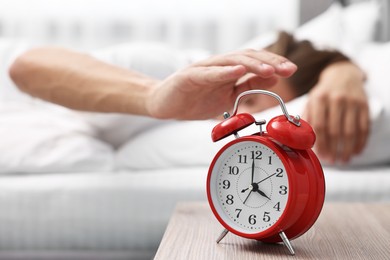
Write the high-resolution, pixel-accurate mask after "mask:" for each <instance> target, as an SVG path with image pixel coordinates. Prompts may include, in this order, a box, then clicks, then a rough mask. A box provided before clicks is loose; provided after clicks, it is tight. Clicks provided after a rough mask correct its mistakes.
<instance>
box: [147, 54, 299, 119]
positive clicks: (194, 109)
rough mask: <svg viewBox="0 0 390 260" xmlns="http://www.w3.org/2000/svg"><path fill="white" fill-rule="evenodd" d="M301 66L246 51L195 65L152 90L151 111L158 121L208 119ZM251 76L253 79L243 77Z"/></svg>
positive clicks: (289, 74)
mask: <svg viewBox="0 0 390 260" xmlns="http://www.w3.org/2000/svg"><path fill="white" fill-rule="evenodd" d="M296 69H297V67H296V65H295V64H293V63H291V62H290V61H288V60H287V59H286V58H284V57H281V56H279V55H276V54H273V53H270V52H267V51H264V50H261V51H255V50H244V51H238V52H234V53H230V54H226V55H220V56H214V57H211V58H209V59H206V60H204V61H201V62H198V63H195V64H193V65H191V66H189V67H187V68H185V69H183V70H181V71H178V72H177V73H175V74H173V75H172V76H170V77H169V78H167V79H166V80H164V81H162V82H160V83H158V85H157V86H156V87H155V88H152V89H151V90H150V95H149V97H148V99H147V101H146V106H147V111H149V114H150V116H152V117H156V118H162V119H164V118H175V119H208V118H213V117H215V116H218V115H220V114H222V113H223V112H224V111H227V110H228V109H231V108H232V107H233V105H234V101H235V99H236V97H237V96H238V95H239V94H240V93H241V92H243V91H246V90H249V89H258V88H265V87H269V86H272V85H274V84H275V83H276V81H277V77H289V76H291V75H292V74H293V73H294V72H295V71H296ZM248 73H250V74H252V76H251V77H245V80H242V79H244V78H243V76H245V75H247V74H248ZM240 79H241V80H240Z"/></svg>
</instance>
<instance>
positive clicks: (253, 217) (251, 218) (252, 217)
mask: <svg viewBox="0 0 390 260" xmlns="http://www.w3.org/2000/svg"><path fill="white" fill-rule="evenodd" d="M248 222H249V224H251V225H254V224H256V215H253V214H252V215H250V216H249V219H248Z"/></svg>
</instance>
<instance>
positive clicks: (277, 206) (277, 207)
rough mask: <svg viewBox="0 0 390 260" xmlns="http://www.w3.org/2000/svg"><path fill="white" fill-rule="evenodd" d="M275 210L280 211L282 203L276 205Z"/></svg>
mask: <svg viewBox="0 0 390 260" xmlns="http://www.w3.org/2000/svg"><path fill="white" fill-rule="evenodd" d="M274 209H276V211H280V202H278V203H276V204H275V206H274Z"/></svg>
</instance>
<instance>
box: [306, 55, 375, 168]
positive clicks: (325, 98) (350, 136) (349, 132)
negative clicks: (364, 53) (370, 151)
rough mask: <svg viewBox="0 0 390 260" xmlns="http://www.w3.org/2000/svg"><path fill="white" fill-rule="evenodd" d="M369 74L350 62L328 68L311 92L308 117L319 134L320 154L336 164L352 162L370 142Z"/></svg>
mask: <svg viewBox="0 0 390 260" xmlns="http://www.w3.org/2000/svg"><path fill="white" fill-rule="evenodd" d="M364 82H365V74H364V72H363V71H362V70H361V69H360V68H359V67H358V66H356V65H355V64H353V63H352V62H350V61H342V62H336V63H333V64H331V65H329V66H328V67H326V68H325V69H324V70H323V71H322V72H321V75H320V78H319V82H318V83H317V85H316V86H315V87H314V88H313V89H312V90H311V91H310V92H309V101H308V104H307V107H306V110H305V115H304V117H305V118H306V119H307V120H308V121H309V123H311V125H312V126H313V128H314V130H315V132H316V134H317V141H316V150H317V152H318V153H319V155H320V156H321V157H322V158H324V159H327V160H328V161H330V162H332V163H334V162H336V161H343V162H348V161H349V159H350V158H351V156H352V155H353V154H358V153H360V152H361V151H362V150H363V148H364V147H365V144H366V142H367V138H368V134H369V128H370V120H369V108H368V99H367V95H366V93H365V90H364Z"/></svg>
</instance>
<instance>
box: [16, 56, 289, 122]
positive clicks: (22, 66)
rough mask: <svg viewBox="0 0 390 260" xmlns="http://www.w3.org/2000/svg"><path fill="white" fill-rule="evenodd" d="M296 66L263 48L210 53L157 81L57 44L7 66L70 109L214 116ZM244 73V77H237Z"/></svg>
mask: <svg viewBox="0 0 390 260" xmlns="http://www.w3.org/2000/svg"><path fill="white" fill-rule="evenodd" d="M295 70H296V66H295V65H294V64H292V63H291V62H289V61H288V60H287V59H286V58H284V57H281V56H278V55H275V54H272V53H270V52H267V51H254V50H243V51H237V52H233V53H229V54H225V55H219V56H213V57H210V58H209V59H206V60H204V61H201V62H198V63H196V64H192V65H190V66H189V67H187V68H185V69H183V70H180V71H178V72H176V73H174V74H173V75H171V76H170V77H168V78H167V79H165V80H162V81H159V80H156V79H153V78H150V77H147V76H145V75H142V74H139V73H137V72H134V71H130V70H127V69H123V68H119V67H116V66H112V65H109V64H106V63H104V62H101V61H99V60H96V59H94V58H92V57H90V56H88V55H85V54H81V53H77V52H73V51H70V50H66V49H61V48H38V49H33V50H30V51H28V52H26V53H24V54H22V55H21V56H20V57H18V58H17V59H16V60H15V62H14V63H13V64H12V66H11V68H10V75H11V78H12V79H13V81H14V82H15V83H16V85H17V86H18V87H19V88H20V89H21V90H23V91H25V92H27V93H29V94H30V95H32V96H36V97H39V98H42V99H45V100H47V101H50V102H54V103H57V104H60V105H63V106H66V107H69V108H72V109H78V110H87V111H96V112H117V113H129V114H136V115H144V116H150V117H155V118H162V119H168V118H170V119H172V118H174V119H206V118H213V117H215V116H217V115H219V114H220V113H222V112H223V111H226V110H227V109H229V108H231V107H232V105H233V104H234V100H235V98H236V96H237V95H238V94H240V93H241V92H242V91H245V90H248V89H252V88H257V87H260V88H261V87H262V86H264V85H271V84H274V83H275V82H276V78H277V77H278V76H282V77H288V76H290V75H291V74H293V73H294V72H295ZM247 73H254V74H256V76H255V77H251V78H250V79H249V80H247V81H244V82H240V83H239V84H238V83H237V81H238V80H239V79H240V78H241V77H242V76H244V75H245V74H247Z"/></svg>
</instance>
